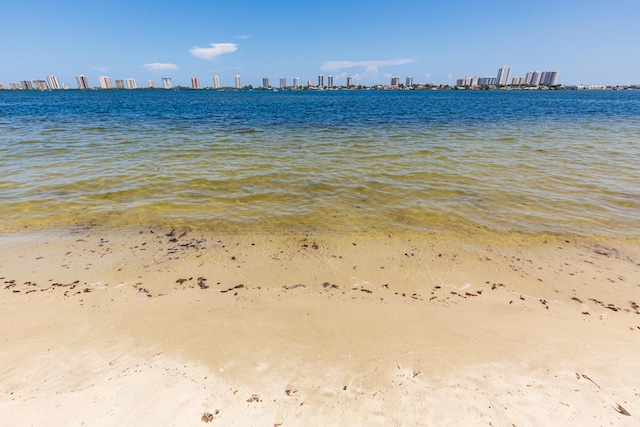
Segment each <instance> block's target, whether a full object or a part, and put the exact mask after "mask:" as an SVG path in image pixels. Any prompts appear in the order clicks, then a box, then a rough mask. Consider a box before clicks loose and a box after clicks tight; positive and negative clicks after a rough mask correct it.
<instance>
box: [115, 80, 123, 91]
mask: <svg viewBox="0 0 640 427" xmlns="http://www.w3.org/2000/svg"><path fill="white" fill-rule="evenodd" d="M116 89H124V80H122V79H118V80H116Z"/></svg>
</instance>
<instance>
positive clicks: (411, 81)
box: [405, 76, 413, 87]
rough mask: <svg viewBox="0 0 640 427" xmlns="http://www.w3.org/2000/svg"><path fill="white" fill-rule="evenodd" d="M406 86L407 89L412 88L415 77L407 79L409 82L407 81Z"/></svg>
mask: <svg viewBox="0 0 640 427" xmlns="http://www.w3.org/2000/svg"><path fill="white" fill-rule="evenodd" d="M405 86H406V87H412V86H413V77H411V76H409V77H407V80H406V81H405Z"/></svg>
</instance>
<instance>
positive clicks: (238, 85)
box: [235, 76, 242, 89]
mask: <svg viewBox="0 0 640 427" xmlns="http://www.w3.org/2000/svg"><path fill="white" fill-rule="evenodd" d="M235 83H236V89H240V88H241V87H242V85H241V84H240V76H236V77H235Z"/></svg>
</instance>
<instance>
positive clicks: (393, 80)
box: [391, 76, 400, 87]
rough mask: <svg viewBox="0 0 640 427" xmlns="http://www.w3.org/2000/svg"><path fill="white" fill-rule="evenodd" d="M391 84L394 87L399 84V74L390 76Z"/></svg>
mask: <svg viewBox="0 0 640 427" xmlns="http://www.w3.org/2000/svg"><path fill="white" fill-rule="evenodd" d="M391 86H394V87H398V86H400V76H394V77H391Z"/></svg>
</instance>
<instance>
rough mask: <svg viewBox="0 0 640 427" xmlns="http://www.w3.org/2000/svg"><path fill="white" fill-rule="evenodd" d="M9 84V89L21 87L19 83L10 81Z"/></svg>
mask: <svg viewBox="0 0 640 427" xmlns="http://www.w3.org/2000/svg"><path fill="white" fill-rule="evenodd" d="M10 86H11V90H20V89H22V88H21V87H20V83H16V82H11V84H10Z"/></svg>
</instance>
